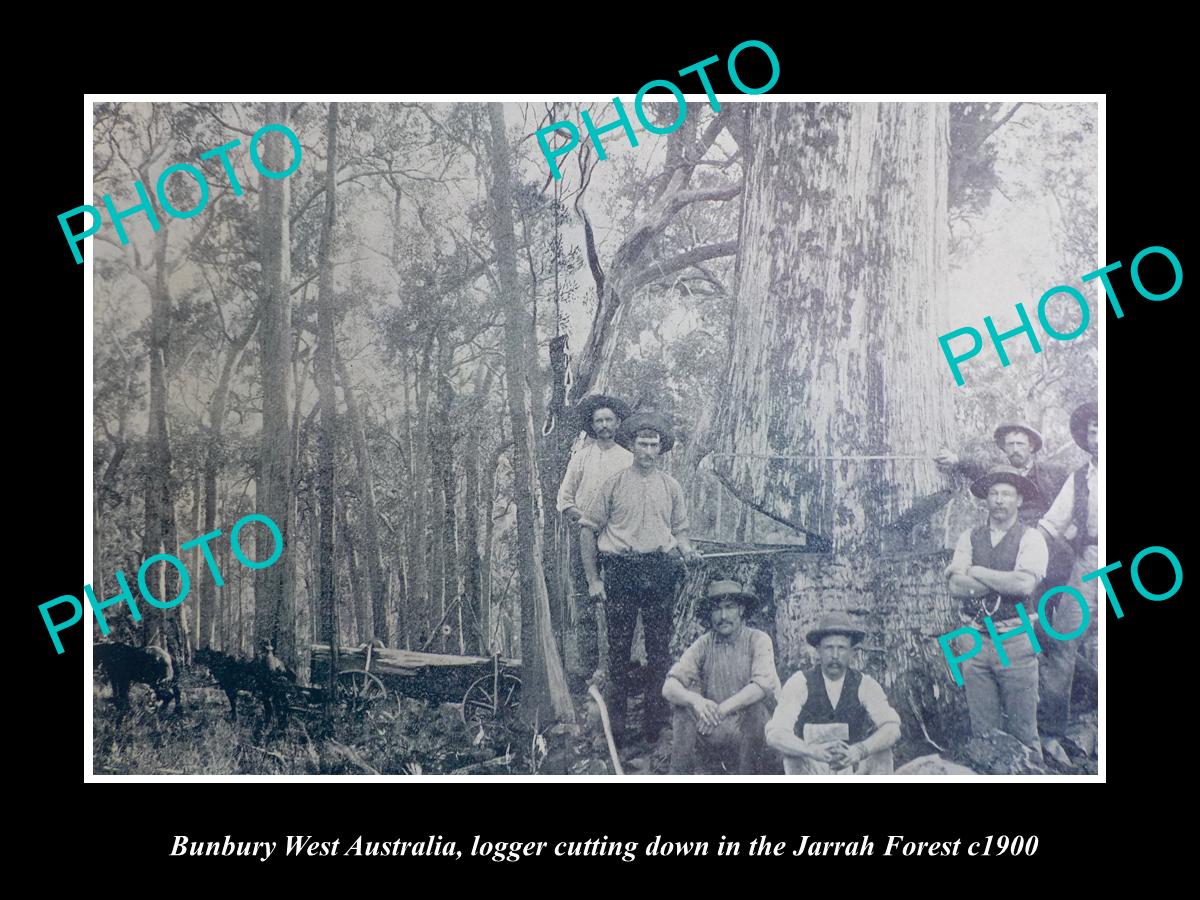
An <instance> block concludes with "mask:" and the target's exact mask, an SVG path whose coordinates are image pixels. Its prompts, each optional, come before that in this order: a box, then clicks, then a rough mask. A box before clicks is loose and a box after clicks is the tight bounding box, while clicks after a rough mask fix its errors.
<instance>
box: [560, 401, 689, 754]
mask: <svg viewBox="0 0 1200 900" xmlns="http://www.w3.org/2000/svg"><path fill="white" fill-rule="evenodd" d="M621 430H622V434H623V439H624V440H626V441H627V442H628V443H630V444H631V445H632V447H633V465H632V466H629V467H628V468H626V469H623V470H622V471H620V472H618V473H617V474H615V475H612V476H610V477H609V479H608V480H607V481H605V482H604V484H603V485H601V486H600V489H599V490H597V491H596V492H595V493H594V494H593V495H592V499H591V501H590V502H589V503H588V505H587V507H586V508H585V509H584V511H583V516H582V518H580V520H579V525H580V529H579V543H580V546H581V547H582V549H583V568H584V571H585V572H586V573H587V581H588V595H589V596H590V597H591V598H592V599H593V600H594V601H598V602H603V603H604V606H605V612H606V614H607V620H608V671H609V674H610V675H611V676H612V683H611V686H610V691H609V698H608V701H609V702H608V706H609V710H608V712H609V717H610V721H611V723H612V730H613V734H614V735H615V736H616V737H617V738H618V739H620V738H622V737H623V736H624V733H625V717H626V713H627V709H626V701H627V700H628V698H629V695H630V693H631V688H632V687H633V683H632V682H633V672H632V666H631V660H630V654H631V653H632V650H633V631H634V625H635V624H636V623H637V616H638V612H639V611H640V612H641V615H642V630H643V632H644V633H645V637H646V670H647V671H646V680H645V683H644V685H643V687H644V688H645V690H644V698H645V699H644V702H643V704H642V717H643V723H642V737H643V738H645V739H646V740H648V741H651V742H653V741H654V740H655V739H656V738H657V737H658V733H659V732H660V731H661V730H662V729H663V727H664V726H665V725H666V724H667V713H668V708H667V701H666V700H664V699H663V697H662V694H661V685H662V684H663V682H664V681H665V680H666V677H667V668H668V667H669V666H670V661H671V660H670V642H671V632H672V627H673V622H672V619H671V614H672V611H673V610H672V607H673V605H674V599H675V589H676V587H677V586H678V584H679V580H680V579H681V578H682V577H683V574H684V563H686V562H692V561H698V560H699V559H700V558H701V557H700V553H699V551H697V550H696V549H695V548H694V547H693V546H692V544H691V541H690V540H689V539H688V515H687V505H686V503H685V501H684V498H683V488H682V487H680V486H679V482H678V481H676V480H675V479H674V478H672V477H671V475H670V474H669V473H667V472H664V471H663V470H662V469H661V468H660V467H659V454H660V453H666V452H667V451H668V450H670V449H671V447H672V446H674V444H675V435H674V433H673V432H672V429H671V426H670V424H669V423H668V422H667V419H666V417H665V416H663V415H661V414H659V413H656V412H639V413H637V414H636V415H634V416H633V417H631V418H630V419H628V420H626V422H625V423H624V425H623V426H622V429H621Z"/></svg>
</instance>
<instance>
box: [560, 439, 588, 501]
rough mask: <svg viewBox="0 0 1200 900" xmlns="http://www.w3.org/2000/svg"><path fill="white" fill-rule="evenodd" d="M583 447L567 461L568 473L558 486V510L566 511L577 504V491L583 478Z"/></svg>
mask: <svg viewBox="0 0 1200 900" xmlns="http://www.w3.org/2000/svg"><path fill="white" fill-rule="evenodd" d="M583 452H584V451H583V449H580V450H578V451H576V452H575V454H574V455H573V456H572V457H571V461H570V462H568V463H567V474H566V475H564V476H563V480H562V484H561V485H559V488H558V511H559V512H565V511H566V510H568V509H570V508H571V507H572V506H575V505H576V504H575V492H576V491H577V490H579V482H580V481H581V480H582V479H583V464H582V462H583V460H582V457H583Z"/></svg>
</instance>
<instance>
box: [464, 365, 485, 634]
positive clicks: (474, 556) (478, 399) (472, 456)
mask: <svg viewBox="0 0 1200 900" xmlns="http://www.w3.org/2000/svg"><path fill="white" fill-rule="evenodd" d="M491 390H492V370H491V368H490V367H488V366H481V367H480V368H479V370H478V371H477V372H476V376H475V392H474V396H473V397H472V398H471V407H470V410H469V415H470V418H471V423H472V424H471V427H470V429H469V430H468V431H467V434H466V441H467V446H466V448H465V450H464V453H463V468H464V469H465V470H466V478H465V479H464V488H463V505H462V509H463V537H462V540H461V541H460V542H459V546H460V550H461V557H462V558H461V561H460V563H459V568H460V570H461V572H462V578H463V602H462V608H463V609H464V613H463V623H464V624H463V644H464V646H465V647H466V649H467V651H468V652H472V653H481V654H483V655H485V656H486V655H487V653H488V649H487V645H486V641H485V636H486V631H485V630H484V627H483V618H482V615H483V613H482V610H481V598H482V597H483V573H482V560H481V559H480V554H479V547H480V531H479V517H480V515H483V514H485V513H484V511H483V510H482V509H481V501H480V477H481V476H480V471H479V469H480V455H481V453H480V449H481V448H480V442H481V441H482V440H483V435H484V429H483V424H482V423H483V420H484V417H483V412H484V410H485V409H486V407H487V401H488V395H489V394H490V393H491ZM488 506H489V508H488V511H487V513H486V514H487V515H489V516H490V515H491V510H490V503H489V504H488Z"/></svg>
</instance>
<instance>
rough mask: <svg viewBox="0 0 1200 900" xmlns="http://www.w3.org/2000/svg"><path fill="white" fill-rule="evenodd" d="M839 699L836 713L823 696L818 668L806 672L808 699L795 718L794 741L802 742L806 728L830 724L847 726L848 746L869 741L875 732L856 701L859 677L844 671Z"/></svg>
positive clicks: (823, 681)
mask: <svg viewBox="0 0 1200 900" xmlns="http://www.w3.org/2000/svg"><path fill="white" fill-rule="evenodd" d="M842 678H843V679H844V681H845V683H844V684H843V685H842V695H841V696H840V697H838V705H837V708H836V709H835V708H834V707H833V706H831V705H830V703H829V694H827V693H826V692H825V679H824V678H822V677H821V667H820V666H817V667H816V668H814V669H809V670H808V671H807V672H805V673H804V680H805V681H806V682H808V699H807V700H805V701H804V706H802V707H801V708H800V715H799V716H798V717H797V718H796V737H798V738H800V740H804V726H805V725H806V724H809V723H811V724H813V725H825V724H828V723H830V722H845V723H846V724H847V725H849V726H850V741H849V742H850V743H851V744H853V743H856V742H858V741H861V740H863V739H864V738H866V737H868V736H869V735H870V734H871V732H872V731H873V730H874V727H875V726H874V723H872V722H871V717H870V716H869V715H867V709H866V707H865V706H863V705H862V703H861V702H860V701H859V699H858V686H859V685H860V684H862V675H861V674H860V673H858V672H856V671H854V669H850V668H847V669H846V674H845V675H843V676H842Z"/></svg>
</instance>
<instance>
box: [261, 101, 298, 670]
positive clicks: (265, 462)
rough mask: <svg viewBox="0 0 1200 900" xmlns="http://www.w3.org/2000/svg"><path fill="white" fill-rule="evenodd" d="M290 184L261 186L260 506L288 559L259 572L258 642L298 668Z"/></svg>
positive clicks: (275, 143) (264, 552) (270, 162)
mask: <svg viewBox="0 0 1200 900" xmlns="http://www.w3.org/2000/svg"><path fill="white" fill-rule="evenodd" d="M265 113H266V118H267V120H268V121H271V122H286V121H287V104H286V103H269V104H267V108H266V111H265ZM262 144H263V146H264V148H265V154H266V155H265V158H264V160H263V165H264V166H265V167H266V168H268V169H271V170H274V171H282V170H283V169H284V168H285V167H286V164H287V155H288V154H290V152H291V150H290V147H289V145H288V143H287V141H286V140H285V139H284V137H283V136H282V135H280V134H278V133H271V134H268V135H267V136H266V137H265V138H264V139H263V142H262ZM288 181H289V180H288V179H287V178H283V179H274V178H266V177H263V178H261V179H260V183H259V196H260V197H261V203H262V208H261V212H260V216H261V225H260V227H261V235H262V238H261V239H262V250H261V253H262V278H263V286H262V296H263V311H262V326H261V328H260V330H259V343H260V344H261V349H262V384H263V388H262V389H263V412H262V418H263V427H262V450H261V453H260V456H259V478H258V494H257V508H258V511H259V513H261V514H262V515H265V516H267V517H269V518H270V519H271V520H273V521H274V522H275V524H276V525H277V526H278V527H279V530H280V531H281V532H282V534H283V541H284V550H283V555H282V556H280V558H279V559H278V560H276V562H275V563H274V564H273V565H270V566H267V567H266V568H263V569H257V570H255V573H254V574H255V577H254V637H255V640H256V641H258V640H264V639H267V640H270V641H272V642H273V643H274V645H275V652H276V655H277V656H278V657H279V658H280V659H282V660H283V661H284V662H285V663H287V664H288V665H289V666H292V667H293V668H295V666H296V663H297V659H296V647H295V637H296V629H295V624H296V615H295V605H294V596H293V586H294V582H295V578H294V570H295V563H294V560H293V553H292V552H291V551H292V547H291V539H292V525H293V522H294V516H293V515H292V510H293V508H294V506H295V500H294V492H293V490H292V451H293V448H292V435H291V413H292V410H291V405H292V404H291V401H292V366H291V351H292V306H291V296H290V287H291V286H290V281H291V260H290V256H291V237H290V233H289V225H288V205H289V196H290V194H289V191H288ZM254 533H255V534H256V535H257V537H258V539H257V540H256V541H255V543H256V545H257V547H258V548H260V549H258V554H257V558H258V559H266V558H267V557H268V556H269V554H270V552H271V550H270V548H271V543H272V542H271V535H270V533H269V532H268V531H267V529H266V527H265V526H262V525H257V526H255V532H254Z"/></svg>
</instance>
